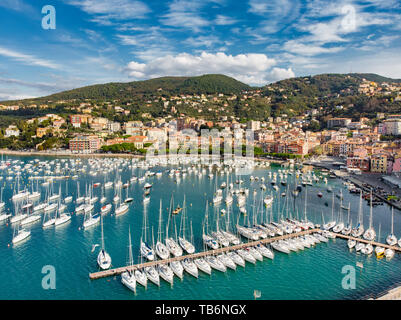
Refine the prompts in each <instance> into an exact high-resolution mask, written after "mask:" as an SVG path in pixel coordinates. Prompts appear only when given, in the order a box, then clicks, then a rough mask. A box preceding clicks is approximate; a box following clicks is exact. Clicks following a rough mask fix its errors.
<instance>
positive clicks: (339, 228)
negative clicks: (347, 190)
mask: <svg viewBox="0 0 401 320" xmlns="http://www.w3.org/2000/svg"><path fill="white" fill-rule="evenodd" d="M342 199H343V192H342V190H340V207H339V208H338V210H339V220H340V222H339V223H338V224H336V225H335V227H334V228H333V232H335V233H340V232H341V231H343V229H344V227H345V225H344V222H343V214H342V203H343V202H342V201H343V200H342Z"/></svg>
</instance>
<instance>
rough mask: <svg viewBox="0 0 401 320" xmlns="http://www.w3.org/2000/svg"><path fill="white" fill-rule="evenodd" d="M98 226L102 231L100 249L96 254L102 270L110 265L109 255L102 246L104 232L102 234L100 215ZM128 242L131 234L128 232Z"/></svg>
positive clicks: (101, 217) (101, 218)
mask: <svg viewBox="0 0 401 320" xmlns="http://www.w3.org/2000/svg"><path fill="white" fill-rule="evenodd" d="M100 227H101V232H102V248H101V249H100V252H99V254H98V256H97V264H98V266H99V267H100V269H102V270H106V269H109V268H110V266H111V257H110V255H109V254H108V253H107V252H106V249H105V247H104V234H103V216H102V215H100ZM130 243H131V234H130Z"/></svg>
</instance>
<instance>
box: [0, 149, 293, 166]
mask: <svg viewBox="0 0 401 320" xmlns="http://www.w3.org/2000/svg"><path fill="white" fill-rule="evenodd" d="M0 154H1V155H12V156H44V157H78V158H80V157H85V158H90V157H109V158H113V157H123V158H138V159H146V155H138V154H132V153H71V152H65V151H51V152H44V151H16V150H8V149H0ZM166 156H169V157H177V156H184V155H183V154H175V155H160V156H152V157H151V158H158V157H166ZM185 156H187V157H190V156H191V155H190V154H188V155H185ZM198 156H200V157H202V156H204V155H202V154H198ZM213 156H214V155H209V158H210V157H213ZM220 158H221V156H220ZM240 158H241V159H245V158H246V157H240ZM254 159H255V160H256V161H263V162H271V163H279V164H282V163H286V162H288V160H283V159H267V158H258V157H255V158H254Z"/></svg>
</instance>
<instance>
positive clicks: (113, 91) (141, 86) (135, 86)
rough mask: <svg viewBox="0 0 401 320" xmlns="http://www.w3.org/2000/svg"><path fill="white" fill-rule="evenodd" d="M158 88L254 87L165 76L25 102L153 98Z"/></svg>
mask: <svg viewBox="0 0 401 320" xmlns="http://www.w3.org/2000/svg"><path fill="white" fill-rule="evenodd" d="M159 89H162V91H163V92H168V93H170V94H194V93H198V94H201V93H204V94H213V93H224V94H231V93H240V92H241V91H243V90H249V89H251V87H250V86H249V85H247V84H244V83H242V82H240V81H237V80H235V79H234V78H231V77H228V76H225V75H221V74H208V75H202V76H197V77H162V78H155V79H150V80H143V81H133V82H126V83H123V82H112V83H106V84H96V85H91V86H85V87H81V88H77V89H72V90H68V91H63V92H59V93H55V94H52V95H49V96H46V97H40V98H34V99H24V101H32V102H35V101H39V102H44V101H56V100H71V99H127V98H130V97H132V96H133V95H150V94H152V93H155V92H156V91H158V90H159ZM19 101H22V100H19Z"/></svg>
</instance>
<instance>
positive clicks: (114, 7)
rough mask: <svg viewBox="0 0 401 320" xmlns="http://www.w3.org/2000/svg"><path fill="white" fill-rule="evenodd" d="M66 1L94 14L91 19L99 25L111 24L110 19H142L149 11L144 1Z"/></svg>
mask: <svg viewBox="0 0 401 320" xmlns="http://www.w3.org/2000/svg"><path fill="white" fill-rule="evenodd" d="M67 3H68V4H70V5H73V6H77V7H79V8H80V9H81V10H82V11H85V12H86V13H88V14H90V15H94V16H95V17H94V18H93V19H92V21H93V22H97V23H99V24H101V25H111V24H112V22H111V21H112V20H129V19H142V18H144V17H145V15H146V14H147V13H149V12H150V9H149V7H148V6H147V5H146V4H145V3H143V2H141V1H136V0H67Z"/></svg>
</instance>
